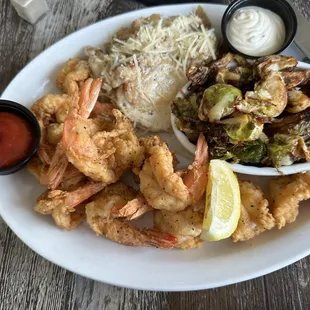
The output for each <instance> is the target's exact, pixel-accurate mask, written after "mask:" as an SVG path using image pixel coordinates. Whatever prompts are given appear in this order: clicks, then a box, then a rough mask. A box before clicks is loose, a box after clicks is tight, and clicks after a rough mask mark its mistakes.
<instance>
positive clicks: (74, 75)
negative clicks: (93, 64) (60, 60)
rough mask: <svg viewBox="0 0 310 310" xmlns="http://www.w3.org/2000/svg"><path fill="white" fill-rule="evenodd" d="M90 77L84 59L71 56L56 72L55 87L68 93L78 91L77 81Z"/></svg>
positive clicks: (71, 93)
mask: <svg viewBox="0 0 310 310" xmlns="http://www.w3.org/2000/svg"><path fill="white" fill-rule="evenodd" d="M89 77H90V69H89V65H88V62H87V61H86V60H82V59H78V58H71V59H69V60H68V61H67V63H66V64H65V66H64V67H63V68H62V69H61V71H59V72H58V74H57V78H56V85H57V87H58V88H59V89H60V90H61V91H63V92H64V93H67V94H69V95H73V94H74V93H75V92H76V91H79V83H80V82H84V81H85V80H86V79H88V78H89Z"/></svg>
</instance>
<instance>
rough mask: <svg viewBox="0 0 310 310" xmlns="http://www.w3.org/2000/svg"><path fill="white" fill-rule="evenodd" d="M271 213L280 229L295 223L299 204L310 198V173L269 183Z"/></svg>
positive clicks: (281, 178) (273, 180)
mask: <svg viewBox="0 0 310 310" xmlns="http://www.w3.org/2000/svg"><path fill="white" fill-rule="evenodd" d="M269 196H270V199H271V208H270V209H271V213H272V214H273V216H274V218H275V221H276V225H277V227H278V228H279V229H281V228H283V227H284V226H285V225H286V224H289V223H293V222H294V221H295V220H296V217H297V215H298V211H299V210H298V209H299V203H300V202H301V201H303V200H307V199H309V198H310V172H306V173H301V174H296V175H292V176H285V177H277V178H274V179H271V180H270V181H269Z"/></svg>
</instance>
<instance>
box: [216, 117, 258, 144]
mask: <svg viewBox="0 0 310 310" xmlns="http://www.w3.org/2000/svg"><path fill="white" fill-rule="evenodd" d="M221 123H222V124H224V129H225V131H226V133H227V134H228V136H229V137H230V138H231V139H232V140H235V141H237V142H240V141H253V140H257V139H258V138H259V137H260V135H261V134H262V132H263V129H264V124H263V123H261V122H259V121H258V120H256V119H254V118H253V117H252V116H250V115H249V114H242V115H239V116H236V117H234V118H230V119H227V120H224V121H222V122H221Z"/></svg>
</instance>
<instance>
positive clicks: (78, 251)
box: [0, 4, 310, 291]
mask: <svg viewBox="0 0 310 310" xmlns="http://www.w3.org/2000/svg"><path fill="white" fill-rule="evenodd" d="M196 7H197V5H195V4H187V5H180V6H166V7H155V8H148V9H145V10H141V11H135V12H131V13H128V14H125V15H121V16H116V17H113V18H110V19H107V20H104V21H101V22H99V23H96V24H94V25H91V26H89V27H87V28H84V29H82V30H79V31H78V32H76V33H74V34H72V35H70V36H68V37H66V38H65V39H63V40H61V41H59V42H58V43H56V44H55V45H53V46H52V47H50V48H49V49H47V50H46V51H44V52H43V53H42V54H41V55H39V56H38V57H37V58H35V59H34V60H33V61H32V62H31V63H30V64H29V65H28V66H27V67H25V68H24V69H23V70H22V71H21V72H20V73H19V74H18V75H17V76H16V77H15V79H14V80H13V81H12V82H11V84H10V85H9V86H8V87H7V89H6V90H5V92H4V93H3V95H2V97H3V98H6V99H11V100H15V101H17V102H20V103H22V104H24V105H25V106H27V107H30V106H31V104H32V103H33V102H34V101H35V100H36V99H38V98H39V97H40V96H42V95H43V94H46V93H51V92H56V88H55V75H56V72H57V71H58V70H59V68H60V67H61V65H63V63H64V62H65V61H66V60H67V59H68V58H70V57H74V56H78V55H81V54H82V49H83V47H84V46H85V45H94V46H101V45H102V44H103V42H104V41H105V40H106V39H107V38H108V36H109V35H111V34H113V33H114V32H115V31H116V30H118V29H119V28H120V27H122V26H124V25H128V24H129V23H130V22H131V21H133V20H135V19H137V18H139V17H141V16H148V15H150V14H152V13H161V14H163V15H169V14H170V15H175V14H188V13H189V12H190V11H192V10H193V9H195V8H196ZM203 7H204V8H205V10H206V11H207V13H208V15H209V16H210V18H211V20H212V23H213V25H214V26H215V27H216V29H217V30H219V26H220V21H221V16H222V14H223V12H224V10H225V6H220V5H210V4H203ZM166 139H167V140H168V141H169V145H170V146H171V147H172V148H173V149H174V150H176V151H177V153H178V157H179V159H180V160H181V162H182V165H183V166H184V165H186V164H187V163H188V162H189V161H188V157H189V156H190V157H191V155H190V154H189V153H188V152H187V151H186V150H185V149H184V148H183V146H182V145H181V144H180V143H179V142H178V141H177V140H176V139H175V137H174V136H173V135H166ZM253 180H255V179H253ZM259 181H260V182H261V183H262V184H265V183H266V178H259ZM43 190H44V188H43V187H40V186H39V185H38V184H37V182H36V181H35V179H34V177H33V176H32V175H30V173H28V171H27V170H23V171H20V172H19V173H16V174H14V175H10V176H5V177H1V178H0V197H1V199H0V214H1V216H2V217H3V219H4V220H5V222H6V223H7V224H8V225H9V226H10V228H11V229H12V230H13V231H14V232H15V233H16V235H17V236H18V237H19V238H20V239H21V240H22V241H23V242H24V243H26V244H27V245H28V246H29V247H30V248H32V249H33V250H34V251H36V252H37V253H38V254H40V255H41V256H43V257H45V258H46V259H48V260H50V261H51V262H53V263H55V264H57V265H59V266H61V267H64V268H66V269H68V270H70V271H73V272H75V273H78V274H80V275H83V276H85V277H88V278H91V279H94V280H98V281H102V282H106V283H110V284H114V285H119V286H125V287H131V288H138V289H145V290H163V291H186V290H198V289H206V288H213V287H217V286H222V285H228V284H232V283H235V282H240V281H243V280H247V279H251V278H254V277H258V276H261V275H263V274H266V273H269V272H272V271H274V270H276V269H279V268H282V267H284V266H286V265H288V264H291V263H293V262H295V261H297V260H298V259H301V258H303V257H304V256H306V255H308V254H309V253H310V245H309V243H308V242H306V241H305V240H308V236H309V234H310V221H308V220H307V219H310V208H303V210H302V212H301V213H302V214H301V215H300V216H299V218H298V220H297V222H295V223H294V224H292V225H289V226H288V227H286V228H285V229H283V230H281V231H278V230H276V229H274V230H273V231H270V232H266V233H264V234H262V235H261V236H259V237H258V238H256V239H254V240H253V242H248V243H241V244H234V243H232V242H231V241H230V240H225V241H222V242H218V243H205V244H204V245H203V247H202V248H200V249H196V250H187V251H180V250H169V251H164V250H159V249H155V248H133V247H126V246H122V245H119V244H116V243H113V242H111V241H109V240H106V239H105V238H103V237H97V236H96V235H95V234H94V232H93V231H92V230H91V229H90V228H89V227H88V226H87V225H86V224H84V225H82V226H80V227H78V228H77V229H75V230H73V231H71V232H66V231H62V230H60V229H59V228H57V227H56V226H55V224H54V223H53V221H52V219H51V218H50V217H48V216H42V215H40V214H37V213H35V212H34V211H33V209H32V208H33V205H34V203H35V200H36V197H38V196H39V194H40V193H41V192H42V191H43ZM252 244H253V245H254V247H253V246H252Z"/></svg>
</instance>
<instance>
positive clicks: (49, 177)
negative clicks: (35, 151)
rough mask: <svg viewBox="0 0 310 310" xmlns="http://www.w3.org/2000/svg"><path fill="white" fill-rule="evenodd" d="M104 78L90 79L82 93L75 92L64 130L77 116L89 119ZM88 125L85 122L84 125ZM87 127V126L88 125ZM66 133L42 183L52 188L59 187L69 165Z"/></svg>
mask: <svg viewBox="0 0 310 310" xmlns="http://www.w3.org/2000/svg"><path fill="white" fill-rule="evenodd" d="M101 84H102V79H96V80H93V79H88V80H87V81H86V82H85V83H84V84H83V86H82V89H81V95H80V96H78V93H75V94H74V95H73V96H72V101H71V106H70V111H69V115H68V117H67V118H66V120H65V123H64V126H63V131H64V132H65V130H66V123H67V122H70V121H73V122H74V121H75V119H76V118H78V117H80V118H81V119H87V118H88V116H89V115H90V113H91V111H92V109H93V107H94V106H95V104H96V102H97V98H98V95H99V92H100V88H101ZM85 126H86V125H85V124H84V127H85ZM86 127H87V126H86ZM63 140H64V133H63V137H62V140H61V141H60V142H59V143H58V145H57V148H56V151H55V154H54V156H53V158H52V160H51V164H50V167H49V169H48V172H47V174H46V176H45V177H44V180H43V181H42V183H44V184H49V187H50V188H51V189H55V188H57V186H58V185H59V183H60V182H61V180H62V177H63V174H64V173H65V171H66V168H67V166H68V159H67V156H66V154H65V148H64V141H63Z"/></svg>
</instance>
